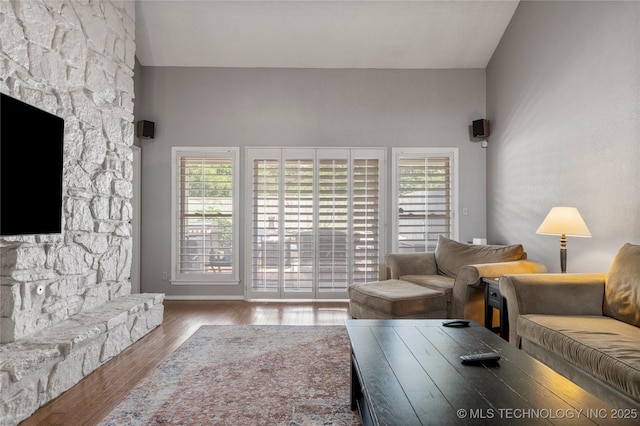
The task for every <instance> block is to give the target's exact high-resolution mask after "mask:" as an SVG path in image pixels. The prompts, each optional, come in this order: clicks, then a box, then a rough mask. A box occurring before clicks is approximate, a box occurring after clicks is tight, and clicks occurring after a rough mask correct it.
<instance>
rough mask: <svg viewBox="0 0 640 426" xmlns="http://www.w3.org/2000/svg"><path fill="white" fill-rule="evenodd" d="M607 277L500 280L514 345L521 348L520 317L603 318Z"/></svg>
mask: <svg viewBox="0 0 640 426" xmlns="http://www.w3.org/2000/svg"><path fill="white" fill-rule="evenodd" d="M605 275H606V274H604V273H593V274H507V275H503V276H501V277H500V281H499V285H500V293H502V296H503V297H505V298H506V299H507V308H508V310H509V331H510V337H509V341H510V342H511V344H512V345H514V346H516V347H518V348H519V347H520V335H519V334H518V316H520V315H526V314H544V315H602V303H603V301H604V282H605Z"/></svg>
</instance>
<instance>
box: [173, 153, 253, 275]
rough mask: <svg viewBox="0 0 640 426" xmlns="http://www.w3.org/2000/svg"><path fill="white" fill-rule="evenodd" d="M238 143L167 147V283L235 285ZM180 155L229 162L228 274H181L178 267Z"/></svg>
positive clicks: (236, 267)
mask: <svg viewBox="0 0 640 426" xmlns="http://www.w3.org/2000/svg"><path fill="white" fill-rule="evenodd" d="M239 154H240V149H239V148H238V147H194V146H173V147H171V278H170V281H171V285H239V284H240V262H239V260H240V244H239V241H240V238H239V230H240V222H241V220H242V217H241V215H240V208H239V206H240V181H239V176H240V171H239V163H240V161H239V158H240V155H239ZM183 157H204V158H207V157H208V158H230V159H231V164H232V172H231V179H232V213H231V217H232V219H233V220H232V226H231V229H232V238H231V239H232V243H231V244H232V255H231V273H230V274H215V273H202V274H184V273H182V272H180V270H179V261H178V253H179V241H180V222H181V221H180V214H181V212H180V208H179V205H180V197H181V192H180V189H179V186H180V177H179V173H180V161H181V159H182V158H183Z"/></svg>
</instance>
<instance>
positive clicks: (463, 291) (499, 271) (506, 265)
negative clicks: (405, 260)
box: [450, 260, 547, 319]
mask: <svg viewBox="0 0 640 426" xmlns="http://www.w3.org/2000/svg"><path fill="white" fill-rule="evenodd" d="M543 272H547V267H546V266H545V265H544V264H542V263H540V262H536V261H533V260H514V261H511V262H495V263H478V264H475V265H467V266H463V267H462V268H460V270H459V271H458V273H457V274H456V280H455V282H454V283H453V291H452V294H451V315H450V316H451V318H472V319H474V318H482V317H483V316H484V313H477V312H476V313H475V314H474V315H470V314H469V313H468V312H465V307H466V305H467V302H468V301H469V295H470V292H471V289H469V287H473V286H480V283H481V280H482V278H496V277H500V276H502V275H504V274H534V273H543ZM480 288H484V286H480Z"/></svg>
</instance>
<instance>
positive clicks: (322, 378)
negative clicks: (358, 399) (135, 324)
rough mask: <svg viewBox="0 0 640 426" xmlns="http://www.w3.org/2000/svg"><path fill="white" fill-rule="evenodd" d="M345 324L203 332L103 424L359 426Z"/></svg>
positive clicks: (207, 328) (206, 329)
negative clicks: (353, 404)
mask: <svg viewBox="0 0 640 426" xmlns="http://www.w3.org/2000/svg"><path fill="white" fill-rule="evenodd" d="M349 374H350V350H349V338H348V336H347V331H346V329H345V327H343V326H203V327H201V328H200V329H199V330H198V331H196V332H195V333H194V334H193V336H191V337H190V338H189V339H188V340H187V341H186V342H185V343H184V344H183V345H182V346H181V347H180V348H178V349H177V350H176V351H174V352H173V353H172V354H171V355H170V356H169V357H168V358H167V359H166V360H165V361H164V362H163V363H162V364H161V365H159V366H158V367H157V368H156V370H154V372H153V373H152V374H151V375H150V376H149V377H147V378H146V379H145V380H143V381H142V382H141V383H140V384H138V385H137V386H136V387H135V388H134V389H133V390H132V391H131V393H130V394H129V395H128V396H127V397H126V398H125V400H124V401H122V402H121V403H120V404H119V405H118V406H117V407H116V408H115V409H114V410H113V411H112V412H111V413H110V414H109V415H108V416H107V417H106V418H105V419H104V420H103V421H102V423H101V425H102V426H115V425H349V426H352V425H360V424H361V421H360V417H359V415H358V413H357V411H351V408H350V383H351V382H350V376H349Z"/></svg>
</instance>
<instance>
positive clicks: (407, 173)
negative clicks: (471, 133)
mask: <svg viewBox="0 0 640 426" xmlns="http://www.w3.org/2000/svg"><path fill="white" fill-rule="evenodd" d="M456 162H457V149H455V148H450V149H446V148H429V149H397V150H396V149H394V150H393V164H394V174H393V189H394V207H393V209H394V221H393V222H394V224H393V241H394V247H393V251H394V252H395V253H413V252H425V251H433V250H435V247H436V243H437V242H438V236H440V235H444V236H446V237H448V238H453V239H456V238H457V219H456V217H455V216H454V211H456V208H455V207H456V205H457V192H458V191H457V188H455V185H456V182H457V170H456V168H455V164H456Z"/></svg>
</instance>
